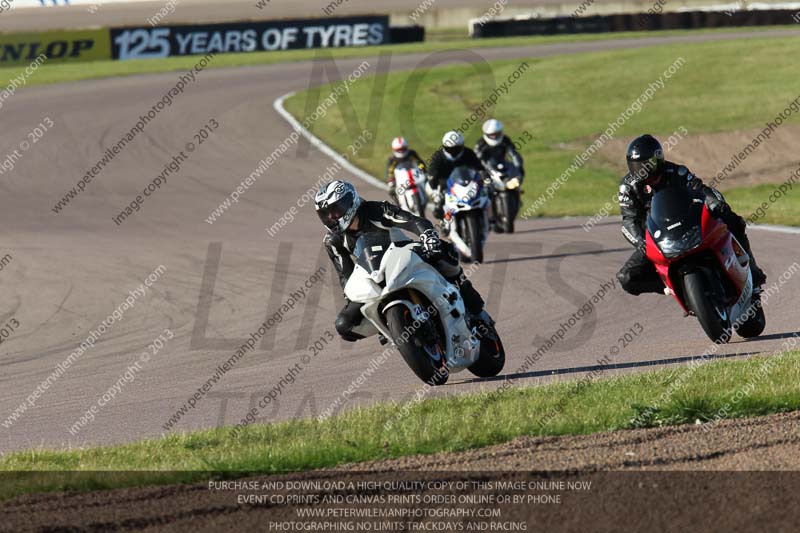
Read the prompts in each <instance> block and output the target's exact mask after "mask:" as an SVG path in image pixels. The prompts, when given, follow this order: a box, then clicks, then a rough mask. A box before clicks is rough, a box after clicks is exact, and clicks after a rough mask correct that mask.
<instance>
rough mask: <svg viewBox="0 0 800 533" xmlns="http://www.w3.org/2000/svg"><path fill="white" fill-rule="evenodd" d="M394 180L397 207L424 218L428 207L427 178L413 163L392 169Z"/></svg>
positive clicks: (402, 164)
mask: <svg viewBox="0 0 800 533" xmlns="http://www.w3.org/2000/svg"><path fill="white" fill-rule="evenodd" d="M394 180H395V194H396V195H397V203H398V205H399V206H400V207H402V208H403V209H404V210H405V211H408V212H410V213H414V214H415V215H417V216H419V217H423V218H424V217H425V206H427V205H428V195H427V193H426V191H427V183H428V176H426V175H425V173H424V172H423V171H422V170H420V169H419V167H417V166H416V165H414V164H413V163H401V164H400V165H398V166H397V168H395V169H394Z"/></svg>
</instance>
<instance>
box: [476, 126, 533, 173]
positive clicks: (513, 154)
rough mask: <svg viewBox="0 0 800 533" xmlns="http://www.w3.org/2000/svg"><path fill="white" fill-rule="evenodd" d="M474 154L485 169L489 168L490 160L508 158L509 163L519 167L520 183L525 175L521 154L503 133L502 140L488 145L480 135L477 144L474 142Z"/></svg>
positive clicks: (497, 161)
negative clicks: (495, 144)
mask: <svg viewBox="0 0 800 533" xmlns="http://www.w3.org/2000/svg"><path fill="white" fill-rule="evenodd" d="M475 154H476V155H477V156H478V159H480V160H481V162H482V163H483V164H484V166H485V167H486V170H490V167H489V165H490V164H491V162H495V163H503V162H505V161H509V160H510V161H511V163H512V164H513V165H514V166H515V167H517V168H518V169H519V172H520V183H521V182H522V179H523V178H524V177H525V167H524V166H523V163H524V161H523V160H522V156H521V155H520V154H519V152H517V149H516V148H514V142H513V141H512V140H511V139H510V138H509V137H508V135H504V136H503V140H502V141H501V142H500V144H498V145H497V146H489V143H487V142H486V139H484V138H483V137H481V138H480V139H479V140H478V142H477V144H475Z"/></svg>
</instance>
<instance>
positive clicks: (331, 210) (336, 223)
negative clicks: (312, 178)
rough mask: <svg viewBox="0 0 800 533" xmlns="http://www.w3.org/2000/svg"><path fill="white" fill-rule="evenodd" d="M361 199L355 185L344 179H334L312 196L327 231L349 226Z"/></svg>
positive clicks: (335, 230) (342, 229)
mask: <svg viewBox="0 0 800 533" xmlns="http://www.w3.org/2000/svg"><path fill="white" fill-rule="evenodd" d="M361 201H362V200H361V197H360V196H359V195H358V192H357V191H356V188H355V187H353V186H352V185H351V184H350V183H347V182H346V181H339V180H336V181H332V182H330V183H328V184H326V185H323V186H322V187H321V188H320V190H319V192H317V195H316V196H315V197H314V206H315V207H316V208H317V216H318V217H319V219H320V220H321V221H322V223H323V224H324V225H325V227H326V228H328V231H331V232H338V231H345V230H346V229H347V228H349V227H350V224H351V223H352V222H353V218H355V216H356V212H357V211H358V208H359V207H360V206H361Z"/></svg>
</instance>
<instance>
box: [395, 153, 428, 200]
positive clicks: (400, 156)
mask: <svg viewBox="0 0 800 533" xmlns="http://www.w3.org/2000/svg"><path fill="white" fill-rule="evenodd" d="M409 161H410V162H412V163H414V165H416V166H417V168H418V169H420V170H421V171H422V172H424V173H425V174H427V173H428V169H427V167H426V166H425V161H423V160H422V158H421V157H420V156H419V154H418V153H417V152H416V151H414V150H412V149H411V148H409V147H408V142H407V141H406V139H405V138H404V137H395V138H394V139H393V140H392V155H391V156H390V157H389V159H388V160H387V161H386V183H387V184H388V185H389V198H391V199H392V201H393V202H394V203H397V183H395V179H394V169H395V168H397V165H399V164H400V163H406V162H409Z"/></svg>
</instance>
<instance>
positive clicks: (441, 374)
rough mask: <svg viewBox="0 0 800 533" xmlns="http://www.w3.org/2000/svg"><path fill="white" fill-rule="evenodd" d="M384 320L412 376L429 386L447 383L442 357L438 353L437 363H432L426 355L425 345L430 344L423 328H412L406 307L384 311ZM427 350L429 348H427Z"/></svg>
mask: <svg viewBox="0 0 800 533" xmlns="http://www.w3.org/2000/svg"><path fill="white" fill-rule="evenodd" d="M385 318H386V324H387V325H388V326H389V331H391V332H392V338H393V340H394V343H395V346H397V349H398V350H399V351H400V355H402V356H403V359H404V360H405V362H406V364H407V365H408V366H409V368H411V370H412V371H413V372H414V374H416V375H417V377H418V378H419V379H421V380H422V381H424V382H425V383H427V384H429V385H444V384H445V383H447V378H448V377H449V372H448V370H447V366H446V365H445V361H444V356H443V355H441V352H440V355H439V357H440V359H439V361H434V360H433V359H432V358H431V356H430V355H429V354H428V352H427V351H426V345H428V344H430V340H429V339H425V338H424V336H423V331H424V329H423V326H420V327H416V328H415V327H414V325H413V324H414V318H413V317H412V316H411V311H410V310H409V309H408V307H406V306H405V305H396V306H394V307H391V308H389V309H388V310H387V311H386V313H385ZM437 320H438V317H437ZM434 329H435V328H434ZM405 336H407V337H408V338H407V340H403V337H405ZM428 348H429V349H430V348H431V347H430V346H428Z"/></svg>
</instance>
